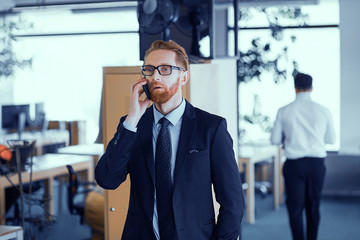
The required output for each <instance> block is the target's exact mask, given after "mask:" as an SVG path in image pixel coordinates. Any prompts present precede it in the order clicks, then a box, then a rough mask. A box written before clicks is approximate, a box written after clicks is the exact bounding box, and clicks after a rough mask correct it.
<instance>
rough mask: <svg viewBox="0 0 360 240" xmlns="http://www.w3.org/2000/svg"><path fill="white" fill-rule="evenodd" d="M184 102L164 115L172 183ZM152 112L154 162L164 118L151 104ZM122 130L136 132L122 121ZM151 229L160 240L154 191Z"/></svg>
mask: <svg viewBox="0 0 360 240" xmlns="http://www.w3.org/2000/svg"><path fill="white" fill-rule="evenodd" d="M185 107H186V101H185V100H184V98H183V99H182V102H181V104H180V105H179V106H178V107H177V108H176V109H174V110H173V111H172V112H171V113H169V114H168V115H166V119H167V120H169V121H170V124H169V127H168V128H169V131H170V138H171V160H170V168H171V181H172V182H173V181H174V170H175V160H176V153H177V149H178V145H179V137H180V130H181V123H182V116H183V114H184V112H185ZM153 110H154V123H153V130H152V145H153V153H154V161H155V154H156V142H157V137H158V135H159V132H160V128H161V124H160V123H159V121H160V119H161V118H162V117H164V115H162V114H161V113H160V112H159V111H158V110H157V109H156V107H155V104H153ZM123 125H124V128H126V129H128V130H130V131H133V132H136V131H137V128H136V127H133V126H131V125H130V124H129V123H127V122H126V121H124V123H123ZM153 229H154V233H155V237H156V239H157V240H160V233H159V224H158V213H157V205H156V189H155V192H154V213H153Z"/></svg>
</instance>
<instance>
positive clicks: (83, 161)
mask: <svg viewBox="0 0 360 240" xmlns="http://www.w3.org/2000/svg"><path fill="white" fill-rule="evenodd" d="M68 164H69V165H74V164H76V165H88V164H91V165H93V158H92V157H91V156H80V155H71V154H54V153H49V154H44V155H41V156H37V157H33V168H32V171H33V175H32V180H33V181H37V180H42V179H47V178H49V177H50V176H59V175H63V174H67V173H68V170H67V168H66V165H68ZM74 169H75V171H76V170H77V169H76V168H75V167H74ZM89 169H91V168H89ZM21 177H22V181H23V182H29V179H30V169H28V170H27V171H23V172H22V173H21ZM9 178H10V179H11V180H12V181H13V182H15V183H17V182H18V174H17V173H14V174H13V175H11V176H9ZM0 184H1V185H2V186H3V187H8V186H11V184H10V183H9V181H8V180H7V179H6V178H5V176H0Z"/></svg>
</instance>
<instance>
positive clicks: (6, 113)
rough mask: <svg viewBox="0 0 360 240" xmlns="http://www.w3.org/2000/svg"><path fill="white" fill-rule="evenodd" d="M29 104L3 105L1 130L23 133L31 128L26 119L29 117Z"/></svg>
mask: <svg viewBox="0 0 360 240" xmlns="http://www.w3.org/2000/svg"><path fill="white" fill-rule="evenodd" d="M29 109H30V105H29V104H23V105H3V106H2V107H1V123H2V124H1V128H2V129H3V130H6V131H9V132H16V131H23V130H24V128H25V127H28V126H29V123H28V122H27V121H26V117H27V116H29Z"/></svg>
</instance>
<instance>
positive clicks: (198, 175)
mask: <svg viewBox="0 0 360 240" xmlns="http://www.w3.org/2000/svg"><path fill="white" fill-rule="evenodd" d="M124 120H125V117H122V118H121V120H120V124H119V125H118V128H117V131H116V133H115V135H114V137H113V139H112V140H111V141H110V142H109V144H108V146H107V149H106V151H105V153H104V155H103V156H102V157H101V158H100V160H99V162H98V164H97V166H96V169H95V177H96V181H97V183H98V184H99V185H100V186H101V187H103V188H105V189H116V188H117V187H118V186H119V185H120V184H121V183H122V182H123V181H125V179H126V177H127V175H128V174H129V177H130V181H131V187H130V201H129V208H128V213H127V218H126V222H125V226H124V230H123V236H122V239H126V240H128V239H136V240H139V239H141V240H144V239H145V240H146V239H151V240H153V239H155V235H154V232H153V223H152V217H153V210H154V188H155V183H154V179H155V177H154V171H155V163H154V157H153V147H152V129H153V121H154V116H153V108H152V107H150V108H148V109H147V110H146V112H145V113H144V115H143V116H142V118H141V119H140V121H139V123H138V126H137V127H138V129H137V132H136V133H134V132H131V131H129V130H127V129H125V128H124V127H123V124H122V123H123V121H124ZM174 171H175V172H174V186H173V211H174V217H175V225H176V233H177V239H178V240H191V239H194V240H209V239H237V237H238V236H239V235H240V229H241V220H242V217H243V212H244V195H243V191H242V184H241V180H240V175H239V171H238V167H237V164H236V161H235V156H234V152H233V143H232V139H231V137H230V135H229V133H228V131H227V127H226V120H225V119H224V118H221V117H219V116H216V115H212V114H209V113H207V112H205V111H202V110H200V109H198V108H195V107H193V106H192V105H191V104H189V103H188V102H186V108H185V112H184V115H183V119H182V126H181V132H180V139H179V145H178V151H177V155H176V163H175V170H174ZM212 184H213V187H214V191H215V196H216V201H217V202H218V203H219V204H220V210H219V215H218V217H217V221H215V213H214V205H213V195H212Z"/></svg>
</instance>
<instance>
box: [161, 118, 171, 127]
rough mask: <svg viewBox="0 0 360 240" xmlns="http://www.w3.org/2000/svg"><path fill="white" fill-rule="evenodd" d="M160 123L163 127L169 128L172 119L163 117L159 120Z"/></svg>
mask: <svg viewBox="0 0 360 240" xmlns="http://www.w3.org/2000/svg"><path fill="white" fill-rule="evenodd" d="M159 123H160V124H161V127H164V128H167V127H168V126H169V124H170V121H169V120H167V118H165V117H163V118H161V119H160V120H159Z"/></svg>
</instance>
